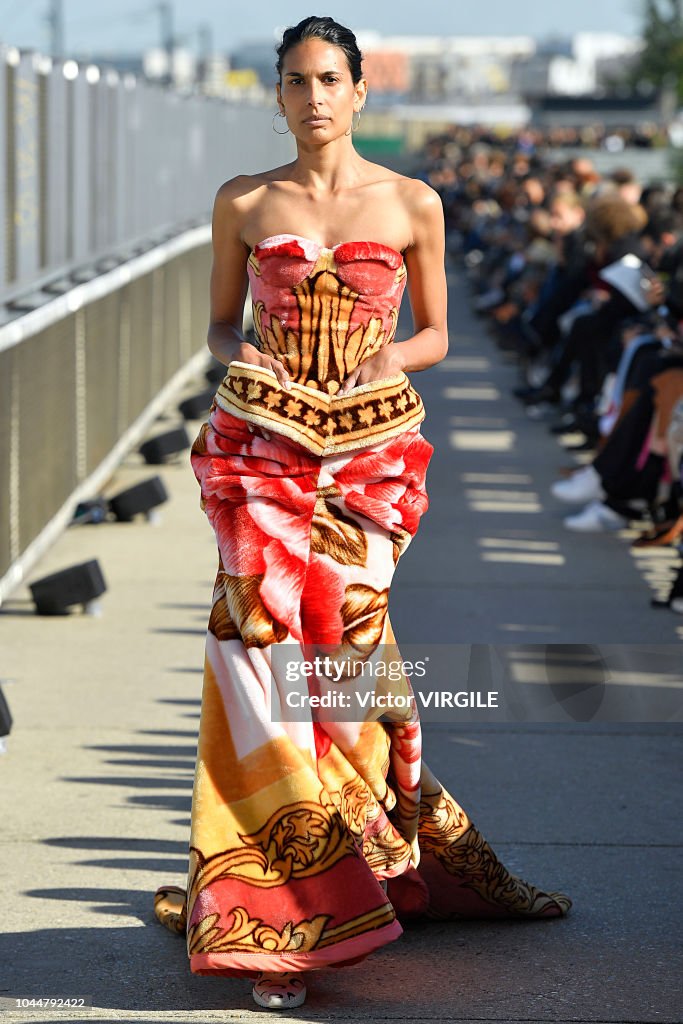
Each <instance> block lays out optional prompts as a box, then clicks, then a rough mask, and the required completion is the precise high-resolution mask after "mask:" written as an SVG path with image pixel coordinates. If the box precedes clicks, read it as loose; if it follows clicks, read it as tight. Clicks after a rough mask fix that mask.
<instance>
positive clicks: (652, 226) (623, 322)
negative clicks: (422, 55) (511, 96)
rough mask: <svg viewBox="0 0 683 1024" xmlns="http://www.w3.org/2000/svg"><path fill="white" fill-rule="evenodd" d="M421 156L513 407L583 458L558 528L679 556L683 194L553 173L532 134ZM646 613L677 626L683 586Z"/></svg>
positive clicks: (559, 165)
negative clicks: (503, 359) (511, 385)
mask: <svg viewBox="0 0 683 1024" xmlns="http://www.w3.org/2000/svg"><path fill="white" fill-rule="evenodd" d="M426 154H427V164H426V168H425V179H426V180H427V181H429V183H430V184H431V185H432V187H433V188H435V189H436V190H437V191H438V192H439V193H440V195H441V197H442V201H443V204H444V211H445V216H446V228H447V247H448V250H449V253H450V254H451V256H452V257H453V258H454V259H456V260H460V261H461V263H462V266H463V268H464V271H465V273H466V275H467V278H468V281H469V284H470V287H471V289H472V293H473V297H472V301H473V305H474V309H475V310H476V312H477V313H478V314H479V315H480V316H481V317H483V318H486V320H487V321H488V324H489V326H490V329H491V331H492V332H493V334H494V337H495V338H496V341H497V344H498V345H499V347H500V348H501V349H502V350H503V351H504V352H506V353H509V354H510V355H509V356H508V358H512V359H516V360H517V362H518V366H519V374H520V383H519V387H517V388H516V389H515V392H514V393H515V396H516V397H517V399H519V401H520V402H521V403H523V405H524V407H525V408H526V411H527V414H528V415H529V417H531V418H533V419H535V420H537V421H538V422H539V424H541V425H545V426H549V429H550V431H551V432H552V433H554V434H556V435H558V436H561V435H569V434H572V433H573V434H577V435H578V438H579V443H578V444H576V445H574V450H580V451H583V452H586V453H588V454H587V455H586V456H584V458H589V459H590V461H588V462H587V463H585V464H584V465H582V466H581V467H580V468H576V469H575V470H574V471H572V472H568V473H567V475H566V476H565V477H563V478H562V479H560V480H558V481H556V483H555V484H554V485H553V487H552V492H553V495H554V497H555V498H556V499H557V500H558V501H561V502H564V503H567V504H569V505H575V506H578V510H577V511H575V512H574V513H573V514H572V515H569V516H568V517H567V518H566V519H565V520H564V523H565V525H566V527H567V528H568V529H570V530H573V531H583V532H586V531H603V532H604V531H614V530H619V529H622V528H623V527H625V526H627V525H629V524H631V523H633V522H636V523H640V524H641V526H642V528H643V532H642V533H641V535H640V536H639V537H638V538H637V539H636V540H635V541H634V544H635V545H637V546H640V547H647V546H660V545H667V544H668V545H678V544H679V543H683V500H682V494H683V486H682V472H683V465H682V457H683V187H676V186H674V185H672V184H670V183H667V182H659V181H657V182H640V181H638V180H637V179H636V177H635V175H634V174H633V173H631V172H630V171H629V170H628V168H626V167H624V168H623V169H619V170H615V171H613V172H611V173H609V174H607V175H601V174H599V173H598V172H597V171H596V168H595V166H594V164H593V163H592V162H591V161H590V160H589V159H587V158H586V157H585V156H582V155H578V156H576V155H574V156H572V157H569V158H565V159H563V160H556V159H551V158H550V157H549V155H548V154H547V153H544V146H543V138H542V137H541V136H540V135H539V134H538V133H532V132H522V133H519V134H517V135H511V136H509V137H507V138H506V139H504V140H503V141H502V142H501V141H500V140H499V139H497V138H494V137H493V136H491V135H490V134H489V133H487V132H486V131H484V130H473V129H462V128H453V130H452V131H449V132H448V133H446V134H445V135H442V136H439V137H436V138H433V139H430V140H429V142H428V144H427V146H426ZM567 440H568V439H567ZM655 603H660V604H664V605H665V606H667V607H669V608H671V609H672V610H674V611H677V612H680V613H683V572H681V573H679V578H678V579H677V580H676V581H675V583H674V584H673V587H672V588H671V592H670V594H669V595H668V597H667V598H666V599H665V600H664V601H661V602H655Z"/></svg>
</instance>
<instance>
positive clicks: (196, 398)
mask: <svg viewBox="0 0 683 1024" xmlns="http://www.w3.org/2000/svg"><path fill="white" fill-rule="evenodd" d="M215 394H216V391H215V389H214V388H207V390H206V391H201V392H200V393H199V394H198V395H192V397H191V398H186V399H185V401H184V402H181V403H180V405H179V406H178V411H179V412H180V415H181V416H182V417H183V419H185V420H200V419H201V418H202V416H204V415H206V413H207V412H208V411H209V409H210V408H211V403H212V402H213V398H214V395H215Z"/></svg>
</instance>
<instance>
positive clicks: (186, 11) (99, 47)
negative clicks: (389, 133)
mask: <svg viewBox="0 0 683 1024" xmlns="http://www.w3.org/2000/svg"><path fill="white" fill-rule="evenodd" d="M157 6H158V5H157V4H156V3H149V2H147V3H144V2H136V0H98V3H97V4H96V5H95V4H93V3H92V0H63V7H64V24H65V32H64V35H65V49H66V51H67V54H68V52H69V51H70V50H71V51H74V50H79V51H82V52H83V51H86V50H87V51H91V52H92V51H99V52H113V51H117V50H121V51H125V52H137V51H140V50H141V49H144V48H147V47H149V46H155V45H158V42H159V39H160V28H159V15H158V13H157ZM643 6H644V2H643V0H559V2H558V0H484V2H479V3H477V2H476V0H343V2H339V0H338V2H332V3H330V2H327V3H325V4H321V3H319V2H318V3H315V2H313V3H312V2H310V0H304V2H299V0H289V2H283V0H256V2H254V3H248V2H245V0H176V2H175V3H174V30H175V32H176V34H180V35H185V37H186V39H187V45H189V46H190V47H191V48H193V49H194V48H195V44H196V31H197V28H198V27H199V25H200V24H201V23H202V22H205V23H208V24H209V25H210V26H211V28H212V31H213V42H214V46H215V48H216V49H217V50H221V51H229V50H230V49H231V47H234V46H235V45H237V44H240V43H243V42H255V41H262V42H270V41H274V40H275V39H276V38H277V36H278V34H279V35H280V36H281V33H282V29H283V28H285V27H286V26H288V25H294V24H296V23H297V21H300V20H301V19H302V18H305V17H307V16H308V15H310V14H316V15H330V16H331V17H333V18H335V19H336V20H337V21H340V22H341V23H342V24H344V25H347V26H348V27H349V28H351V29H352V30H353V31H354V32H359V31H362V30H371V31H377V32H380V33H382V34H383V35H532V36H536V37H541V38H542V37H544V36H548V35H551V34H560V35H571V34H573V33H575V32H580V31H592V32H619V33H623V34H625V35H637V34H638V29H639V26H640V11H641V10H642V8H643ZM47 9H48V0H0V41H2V42H5V43H10V44H13V45H15V46H21V47H31V48H34V49H42V50H45V49H46V48H47V40H48V34H47V22H46V13H47ZM278 30H279V32H278Z"/></svg>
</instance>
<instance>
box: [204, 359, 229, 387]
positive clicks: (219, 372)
mask: <svg viewBox="0 0 683 1024" xmlns="http://www.w3.org/2000/svg"><path fill="white" fill-rule="evenodd" d="M227 372H228V368H227V366H224V365H223V363H219V362H218V360H217V359H216V360H214V362H212V363H211V365H210V366H209V368H208V370H207V371H206V373H205V374H204V376H205V377H206V379H207V380H208V382H209V384H220V383H221V381H222V380H223V378H224V377H225V375H226V373H227Z"/></svg>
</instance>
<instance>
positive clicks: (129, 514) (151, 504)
mask: <svg viewBox="0 0 683 1024" xmlns="http://www.w3.org/2000/svg"><path fill="white" fill-rule="evenodd" d="M165 501H168V491H167V490H166V488H165V487H164V481H163V480H162V479H161V477H160V476H153V477H151V478H150V479H149V480H144V481H143V482H142V483H141V484H136V485H135V487H129V488H127V489H126V490H125V491H120V492H119V494H116V495H114V497H113V498H110V499H109V507H110V509H111V510H112V512H113V513H114V515H115V516H116V518H117V519H118V520H119V522H121V523H130V522H131V520H132V519H133V517H134V516H137V515H141V514H143V513H148V512H149V511H150V510H151V509H153V508H156V507H157V505H163V503H164V502H165Z"/></svg>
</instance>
